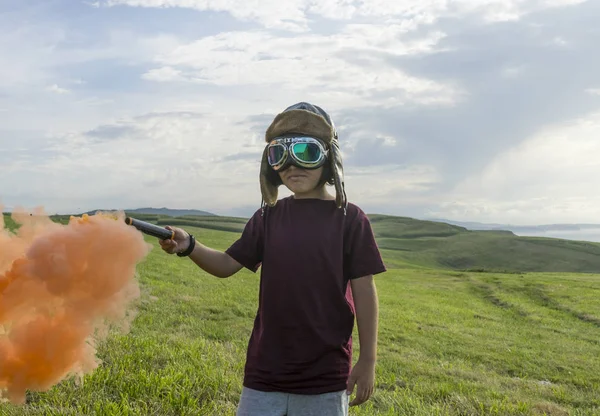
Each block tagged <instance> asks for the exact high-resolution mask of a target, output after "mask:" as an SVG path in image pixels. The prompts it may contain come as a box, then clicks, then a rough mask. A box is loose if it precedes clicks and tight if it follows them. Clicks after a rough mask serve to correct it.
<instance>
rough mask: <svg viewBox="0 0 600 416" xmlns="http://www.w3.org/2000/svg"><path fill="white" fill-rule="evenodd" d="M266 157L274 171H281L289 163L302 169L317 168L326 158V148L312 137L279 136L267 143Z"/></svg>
mask: <svg viewBox="0 0 600 416" xmlns="http://www.w3.org/2000/svg"><path fill="white" fill-rule="evenodd" d="M267 149H268V152H267V158H268V161H269V165H270V166H271V168H273V170H274V171H283V170H284V169H286V168H287V167H289V165H290V164H294V165H296V166H298V167H299V168H302V169H317V168H319V167H321V166H323V164H324V163H325V161H326V160H327V153H328V151H327V149H326V148H325V145H324V144H323V142H322V141H320V140H318V139H315V138H314V137H307V136H297V137H279V138H277V139H274V140H272V141H271V142H270V143H269V144H268V145H267Z"/></svg>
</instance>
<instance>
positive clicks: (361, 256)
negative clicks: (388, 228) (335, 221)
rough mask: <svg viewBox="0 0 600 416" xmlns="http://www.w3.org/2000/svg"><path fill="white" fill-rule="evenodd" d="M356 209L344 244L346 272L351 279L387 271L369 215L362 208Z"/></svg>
mask: <svg viewBox="0 0 600 416" xmlns="http://www.w3.org/2000/svg"><path fill="white" fill-rule="evenodd" d="M356 209H357V213H356V215H353V217H352V219H351V220H350V223H349V224H348V229H347V238H346V241H345V244H344V246H345V247H344V269H345V271H344V274H345V276H346V278H347V279H349V280H352V279H357V278H359V277H363V276H367V275H375V274H379V273H383V272H385V271H386V267H385V264H384V262H383V259H382V258H381V253H380V251H379V247H378V246H377V242H376V240H375V234H374V233H373V228H372V227H371V222H370V221H369V217H367V215H366V214H365V213H364V212H363V211H362V210H361V209H360V208H356Z"/></svg>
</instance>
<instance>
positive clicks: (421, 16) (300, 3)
mask: <svg viewBox="0 0 600 416" xmlns="http://www.w3.org/2000/svg"><path fill="white" fill-rule="evenodd" d="M583 1H585V0H540V1H536V2H532V1H530V0H451V1H440V0H404V1H391V0H319V1H317V0H260V1H259V0H252V1H250V0H103V1H101V2H96V4H95V5H97V6H108V7H114V6H130V7H152V8H167V7H179V8H189V9H195V10H199V11H207V10H211V11H217V12H228V13H230V14H231V15H232V16H233V17H234V18H236V19H239V20H243V21H248V20H250V21H256V22H258V23H260V24H262V25H263V26H264V27H266V28H277V29H288V30H293V31H300V30H307V28H308V24H309V17H308V16H310V15H311V14H315V15H317V16H321V17H325V18H328V19H334V20H349V19H354V18H363V17H368V18H377V19H381V18H384V19H386V20H387V19H402V20H403V21H405V22H407V23H409V24H411V25H415V26H416V25H418V24H421V23H431V22H434V21H435V20H437V19H438V18H440V17H441V16H454V17H456V16H461V15H464V14H470V13H477V14H479V15H482V16H483V18H484V19H485V20H486V21H487V22H498V21H507V20H518V19H519V18H521V17H522V16H524V15H526V14H528V13H531V12H534V11H537V10H543V9H546V8H552V7H563V6H569V5H574V4H578V3H582V2H583Z"/></svg>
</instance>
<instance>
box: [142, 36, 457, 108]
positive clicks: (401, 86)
mask: <svg viewBox="0 0 600 416" xmlns="http://www.w3.org/2000/svg"><path fill="white" fill-rule="evenodd" d="M405 31H406V28H405V27H403V26H402V25H396V24H392V25H381V26H376V25H371V24H353V25H348V26H346V27H345V28H344V29H343V30H342V31H341V32H339V33H337V34H333V35H316V34H311V35H300V36H294V37H278V38H277V37H272V36H271V35H270V34H269V33H266V32H228V33H222V34H219V35H215V36H207V37H205V38H202V39H199V40H197V41H195V42H192V43H189V44H183V45H180V46H178V47H177V48H175V49H173V50H172V51H170V52H168V53H166V54H162V55H158V56H157V57H156V61H157V62H158V63H160V64H161V65H163V66H161V67H159V68H155V69H152V70H150V71H148V72H147V73H146V74H144V78H145V79H147V80H154V81H163V82H167V81H182V80H185V81H188V82H193V83H198V84H213V85H218V86H236V85H239V86H246V85H252V86H260V87H269V88H272V89H273V90H274V91H276V90H279V93H280V94H281V93H283V92H284V91H286V90H287V91H292V93H300V92H301V93H302V94H310V95H311V96H312V97H314V98H313V99H314V100H317V101H319V102H322V103H328V105H335V106H336V107H338V108H340V107H345V106H352V105H354V104H356V103H357V102H360V103H361V105H365V104H368V103H369V101H371V100H372V101H374V102H376V103H377V105H386V104H387V105H398V104H401V103H421V104H443V105H450V104H453V103H454V102H455V101H456V100H457V99H459V97H460V94H461V92H460V91H459V90H458V88H457V87H454V86H452V85H445V84H441V83H437V82H434V81H431V80H427V79H423V78H418V77H416V76H411V75H408V74H406V73H404V72H403V71H401V70H400V69H398V68H395V67H393V66H391V65H390V64H387V63H386V62H385V60H384V59H383V57H381V56H380V55H381V54H386V55H387V56H401V55H408V54H417V53H427V52H429V51H431V50H432V49H434V48H435V45H436V43H437V42H438V41H439V40H440V39H441V38H442V37H443V34H441V33H439V32H433V33H431V34H429V35H428V36H426V37H424V38H419V39H416V40H404V39H403V38H402V34H403V33H405ZM380 93H387V94H388V95H389V96H390V97H389V98H388V99H387V101H386V100H383V99H382V98H381V97H379V96H378V97H377V98H376V99H373V98H372V97H373V96H377V95H378V94H380Z"/></svg>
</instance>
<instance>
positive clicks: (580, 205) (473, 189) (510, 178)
mask: <svg viewBox="0 0 600 416" xmlns="http://www.w3.org/2000/svg"><path fill="white" fill-rule="evenodd" d="M599 135H600V112H598V113H596V114H592V115H590V116H588V117H586V118H581V119H577V120H574V121H572V122H570V123H567V124H564V125H559V126H548V127H546V128H544V129H543V130H542V131H540V132H539V133H537V134H535V135H534V136H533V137H531V138H530V139H529V140H527V141H525V142H523V143H522V144H520V145H519V146H517V147H515V148H512V149H510V150H508V151H506V152H503V153H502V154H499V155H498V156H497V157H496V159H495V160H494V161H493V162H491V163H490V164H489V165H488V166H487V167H486V168H485V170H484V171H482V172H481V173H480V174H479V175H477V176H474V177H471V178H469V179H467V180H465V181H464V182H462V183H461V184H459V185H458V186H457V187H456V189H454V190H452V192H450V193H449V195H447V197H451V198H452V199H451V200H448V199H447V201H448V202H446V203H444V204H441V207H440V209H439V211H438V212H435V213H434V215H437V216H443V217H445V218H451V219H461V220H464V219H465V218H468V219H470V220H483V221H497V222H511V223H514V224H525V223H531V222H532V219H534V221H533V222H535V223H544V222H561V221H562V222H593V223H597V222H598V212H599V211H598V207H599V206H600V194H596V193H594V192H593V191H592V192H590V190H593V189H596V188H597V187H598V185H597V180H598V178H599V177H600V164H599V163H598V154H600V141H599V140H598V136H599Z"/></svg>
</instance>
